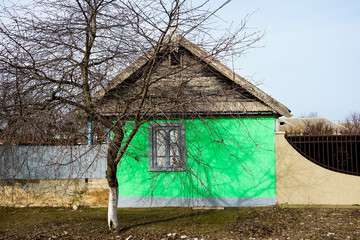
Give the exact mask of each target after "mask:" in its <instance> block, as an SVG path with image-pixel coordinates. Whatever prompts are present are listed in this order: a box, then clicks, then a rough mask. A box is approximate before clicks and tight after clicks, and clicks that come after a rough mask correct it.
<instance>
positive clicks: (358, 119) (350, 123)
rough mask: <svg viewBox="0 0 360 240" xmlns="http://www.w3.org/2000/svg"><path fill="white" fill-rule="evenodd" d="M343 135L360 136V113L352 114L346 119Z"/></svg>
mask: <svg viewBox="0 0 360 240" xmlns="http://www.w3.org/2000/svg"><path fill="white" fill-rule="evenodd" d="M343 126H344V130H343V131H342V134H360V113H356V112H353V113H350V114H349V115H347V116H346V118H345V123H344V124H343Z"/></svg>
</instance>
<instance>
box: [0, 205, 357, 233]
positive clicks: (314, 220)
mask: <svg viewBox="0 0 360 240" xmlns="http://www.w3.org/2000/svg"><path fill="white" fill-rule="evenodd" d="M118 214H119V223H120V226H121V231H120V232H119V233H113V232H109V231H108V230H107V226H106V221H107V220H106V217H107V209H105V208H80V209H78V210H76V211H75V210H71V209H65V208H5V207H2V208H1V207H0V239H181V238H184V239H195V238H198V239H201V238H203V239H270V238H271V239H359V238H360V208H359V207H353V208H308V207H302V208H283V207H278V206H276V207H263V208H226V209H225V210H193V209H191V208H152V209H149V208H148V209H119V210H118Z"/></svg>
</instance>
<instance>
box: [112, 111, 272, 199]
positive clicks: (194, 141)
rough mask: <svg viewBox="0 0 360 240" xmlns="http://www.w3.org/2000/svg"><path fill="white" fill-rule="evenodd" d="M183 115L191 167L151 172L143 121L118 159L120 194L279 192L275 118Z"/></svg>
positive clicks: (268, 195) (258, 194) (269, 195)
mask: <svg viewBox="0 0 360 240" xmlns="http://www.w3.org/2000/svg"><path fill="white" fill-rule="evenodd" d="M181 121H183V122H185V135H186V149H187V154H186V161H187V171H185V172H149V158H148V154H149V142H148V135H149V127H148V124H145V125H144V126H142V127H141V129H140V130H139V131H138V133H137V134H136V136H135V137H134V139H133V141H132V143H131V146H129V148H128V150H127V155H126V156H125V157H124V158H123V159H122V160H121V162H120V164H119V167H118V172H117V176H118V182H119V196H123V197H128V196H132V197H146V196H147V197H150V196H151V197H249V198H251V197H264V198H274V197H276V196H275V144H274V132H275V129H274V128H275V119H274V118H271V117H268V118H238V119H232V118H227V119H205V120H204V119H202V120H199V119H191V120H181ZM130 128H131V123H129V129H130Z"/></svg>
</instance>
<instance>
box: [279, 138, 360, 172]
mask: <svg viewBox="0 0 360 240" xmlns="http://www.w3.org/2000/svg"><path fill="white" fill-rule="evenodd" d="M285 137H286V139H287V141H288V142H289V143H290V144H291V145H292V146H293V147H294V148H295V149H296V150H297V151H298V152H299V153H301V154H302V155H303V156H304V157H306V158H307V159H309V160H310V161H312V162H314V163H316V164H317V165H320V166H322V167H324V168H327V169H330V170H333V171H336V172H341V173H347V174H352V175H357V176H360V135H319V136H285Z"/></svg>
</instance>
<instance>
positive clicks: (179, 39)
mask: <svg viewBox="0 0 360 240" xmlns="http://www.w3.org/2000/svg"><path fill="white" fill-rule="evenodd" d="M164 43H170V44H173V46H174V47H183V48H185V49H187V50H188V51H189V52H191V53H192V54H193V55H194V56H196V57H197V58H199V59H200V60H201V61H203V62H205V63H206V64H208V65H209V66H211V67H212V68H213V69H215V70H216V71H218V72H219V73H221V74H222V75H223V76H225V77H226V78H228V79H230V80H231V81H233V82H235V83H236V84H238V85H239V86H240V87H242V88H243V89H245V90H246V91H248V92H249V93H250V94H252V95H253V96H254V97H256V98H257V99H258V100H260V101H261V102H263V103H264V104H265V105H267V106H269V107H270V108H271V109H272V110H273V111H274V112H276V113H278V114H279V115H281V116H285V117H291V116H292V115H291V114H290V112H291V111H290V110H289V109H288V108H287V107H286V106H284V105H283V104H281V103H280V102H278V101H277V100H275V99H274V98H272V97H271V96H269V95H268V94H266V93H265V92H263V91H262V90H261V89H259V88H258V87H256V86H255V85H253V84H251V83H250V82H249V81H247V80H245V79H244V78H243V77H241V76H240V75H238V74H236V73H235V72H234V71H232V70H231V69H230V68H228V67H227V66H225V65H224V64H222V63H221V62H219V61H218V60H216V59H215V58H214V57H213V56H211V55H210V54H208V53H207V52H205V51H204V50H202V49H201V48H200V47H199V46H197V45H196V44H194V43H192V42H191V41H189V40H188V39H186V38H185V37H183V36H182V35H180V34H178V33H177V31H172V32H171V33H170V34H169V35H167V36H166V37H165V39H164ZM154 51H155V49H154V47H153V48H151V49H150V50H149V51H147V52H146V53H145V54H144V55H142V56H141V57H139V58H138V59H137V60H136V61H135V62H133V63H132V64H130V65H129V66H128V67H127V68H126V69H125V70H124V71H122V72H121V73H120V74H118V75H117V76H116V77H115V78H114V79H112V80H111V81H110V82H109V83H108V84H107V85H105V86H104V88H103V89H101V90H100V91H99V92H97V93H96V94H95V95H94V98H95V99H101V98H102V97H103V96H104V95H105V94H106V93H107V92H108V91H110V90H111V89H114V88H116V87H117V86H118V85H119V84H121V83H122V82H123V81H124V80H126V79H127V78H129V77H130V76H131V75H132V74H134V73H135V72H136V71H138V70H139V69H140V68H141V67H143V66H144V65H145V64H146V63H147V62H148V60H149V57H150V56H152V54H153V53H154Z"/></svg>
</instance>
